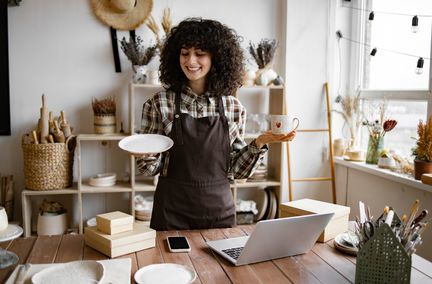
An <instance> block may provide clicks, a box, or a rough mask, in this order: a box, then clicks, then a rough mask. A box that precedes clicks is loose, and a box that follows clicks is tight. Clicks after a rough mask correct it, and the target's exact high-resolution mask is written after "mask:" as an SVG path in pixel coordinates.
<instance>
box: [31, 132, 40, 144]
mask: <svg viewBox="0 0 432 284" xmlns="http://www.w3.org/2000/svg"><path fill="white" fill-rule="evenodd" d="M32 137H33V142H34V143H35V144H39V141H38V137H37V134H36V130H33V131H32Z"/></svg>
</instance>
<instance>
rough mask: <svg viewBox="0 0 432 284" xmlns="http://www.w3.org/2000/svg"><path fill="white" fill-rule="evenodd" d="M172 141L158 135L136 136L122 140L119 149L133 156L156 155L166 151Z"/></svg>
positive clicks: (172, 143)
mask: <svg viewBox="0 0 432 284" xmlns="http://www.w3.org/2000/svg"><path fill="white" fill-rule="evenodd" d="M173 145H174V141H173V140H172V139H171V138H169V137H167V136H164V135H159V134H137V135H132V136H128V137H125V138H123V139H122V140H120V142H119V147H120V148H121V149H123V150H125V151H128V152H129V153H131V154H133V155H144V154H157V153H162V152H165V151H167V150H168V149H169V148H171V147H172V146H173Z"/></svg>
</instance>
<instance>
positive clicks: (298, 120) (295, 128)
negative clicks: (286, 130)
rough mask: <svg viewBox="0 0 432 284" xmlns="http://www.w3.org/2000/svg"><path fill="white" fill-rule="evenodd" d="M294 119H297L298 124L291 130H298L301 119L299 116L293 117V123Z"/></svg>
mask: <svg viewBox="0 0 432 284" xmlns="http://www.w3.org/2000/svg"><path fill="white" fill-rule="evenodd" d="M294 121H297V124H296V126H295V127H294V128H293V129H292V130H291V131H294V130H297V128H298V127H299V125H300V119H298V117H294V118H293V120H292V123H293V124H294Z"/></svg>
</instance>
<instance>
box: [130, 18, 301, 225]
mask: <svg viewBox="0 0 432 284" xmlns="http://www.w3.org/2000/svg"><path fill="white" fill-rule="evenodd" d="M159 71H160V80H161V82H162V84H163V85H164V87H165V89H166V91H163V92H160V93H158V94H156V95H155V96H154V97H153V98H151V99H150V100H148V101H147V102H145V103H144V106H143V112H142V127H141V130H142V133H157V134H162V135H167V136H169V137H171V138H172V139H173V140H174V146H173V147H172V148H171V149H170V150H169V151H168V152H165V153H163V154H159V155H157V156H156V159H155V157H143V158H142V159H140V160H139V161H138V169H139V170H140V171H141V172H143V173H144V174H146V175H155V174H157V173H160V177H159V182H158V185H157V188H156V192H155V196H154V206H153V212H152V219H151V224H150V226H151V227H152V228H153V229H156V230H175V229H203V228H217V227H232V226H234V225H235V224H234V222H235V204H234V201H233V197H232V193H231V190H230V183H229V178H237V179H241V178H247V177H249V176H250V175H251V173H252V172H253V171H254V169H255V168H256V167H257V166H258V164H259V161H260V160H262V158H263V155H264V153H265V152H266V151H267V149H268V148H267V146H266V144H267V143H272V142H281V141H290V140H292V139H293V138H294V136H295V132H292V133H289V134H288V135H272V134H271V133H265V134H262V135H260V136H259V137H258V138H256V139H255V140H253V141H252V142H251V143H250V144H249V145H247V144H246V143H245V142H244V140H243V134H244V128H245V117H246V110H245V109H244V107H243V106H242V105H241V103H240V102H239V101H238V100H237V99H236V98H235V97H233V96H232V95H234V94H235V92H236V91H237V89H238V88H239V87H240V86H241V83H242V77H243V76H242V75H243V52H242V49H241V47H240V44H239V37H238V36H237V34H236V33H235V31H234V30H232V29H230V28H228V27H227V26H225V25H223V24H221V23H219V22H217V21H213V20H205V19H200V18H190V19H186V20H184V21H182V22H181V23H180V24H179V25H178V26H176V27H174V28H173V29H172V30H171V32H170V33H169V35H168V37H167V39H166V41H165V43H164V46H163V48H162V52H161V65H160V68H159Z"/></svg>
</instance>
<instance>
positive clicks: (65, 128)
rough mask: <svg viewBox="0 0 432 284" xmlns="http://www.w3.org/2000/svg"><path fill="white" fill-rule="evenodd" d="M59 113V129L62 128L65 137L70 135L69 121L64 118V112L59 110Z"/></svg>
mask: <svg viewBox="0 0 432 284" xmlns="http://www.w3.org/2000/svg"><path fill="white" fill-rule="evenodd" d="M60 115H61V123H60V126H61V129H62V130H63V133H64V136H65V138H66V139H67V138H68V137H69V136H71V135H72V130H71V127H70V125H69V123H68V122H67V120H66V115H65V112H64V111H61V112H60Z"/></svg>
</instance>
